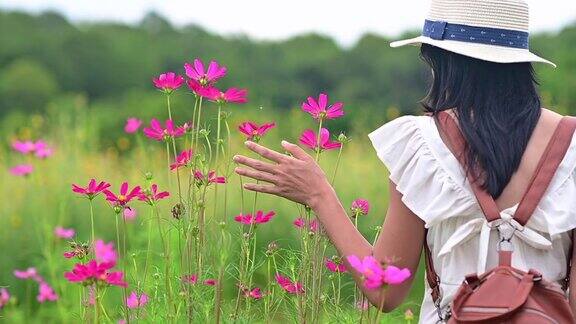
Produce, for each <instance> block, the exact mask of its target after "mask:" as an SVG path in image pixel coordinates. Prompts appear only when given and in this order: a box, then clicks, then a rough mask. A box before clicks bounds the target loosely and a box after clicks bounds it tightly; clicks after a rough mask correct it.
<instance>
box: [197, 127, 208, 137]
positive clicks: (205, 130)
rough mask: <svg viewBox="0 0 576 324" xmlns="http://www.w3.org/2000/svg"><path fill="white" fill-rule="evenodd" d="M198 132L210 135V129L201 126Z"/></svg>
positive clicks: (202, 134)
mask: <svg viewBox="0 0 576 324" xmlns="http://www.w3.org/2000/svg"><path fill="white" fill-rule="evenodd" d="M199 133H200V136H208V135H210V131H209V130H207V129H205V128H202V129H201V130H200V132H199Z"/></svg>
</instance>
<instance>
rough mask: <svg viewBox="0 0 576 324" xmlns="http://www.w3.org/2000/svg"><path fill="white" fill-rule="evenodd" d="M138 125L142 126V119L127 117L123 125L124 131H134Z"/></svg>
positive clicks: (128, 132) (137, 128)
mask: <svg viewBox="0 0 576 324" xmlns="http://www.w3.org/2000/svg"><path fill="white" fill-rule="evenodd" d="M140 126H142V121H141V120H140V119H138V118H128V119H127V120H126V125H125V126H124V132H126V133H127V134H133V133H136V132H137V131H138V130H139V129H140Z"/></svg>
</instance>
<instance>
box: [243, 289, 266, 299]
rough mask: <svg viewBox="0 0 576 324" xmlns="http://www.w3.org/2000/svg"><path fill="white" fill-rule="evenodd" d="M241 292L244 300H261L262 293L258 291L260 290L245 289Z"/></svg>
mask: <svg viewBox="0 0 576 324" xmlns="http://www.w3.org/2000/svg"><path fill="white" fill-rule="evenodd" d="M242 292H243V294H244V297H246V298H252V299H255V300H258V299H261V298H262V296H263V295H262V292H261V291H260V288H258V287H256V288H254V289H252V290H250V289H246V288H242Z"/></svg>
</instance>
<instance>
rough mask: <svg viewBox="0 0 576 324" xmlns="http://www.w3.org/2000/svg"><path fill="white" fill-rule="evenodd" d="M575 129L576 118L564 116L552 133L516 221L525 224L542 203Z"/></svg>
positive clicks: (516, 215)
mask: <svg viewBox="0 0 576 324" xmlns="http://www.w3.org/2000/svg"><path fill="white" fill-rule="evenodd" d="M575 130H576V118H574V117H564V118H562V120H561V121H560V123H559V124H558V127H556V130H555V131H554V135H552V138H551V139H550V142H549V143H548V146H547V147H546V150H545V151H544V155H543V156H542V158H541V159H540V162H539V163H538V166H537V168H536V172H535V173H534V176H533V177H532V179H531V181H530V185H529V186H528V190H527V191H526V193H525V194H524V197H522V200H521V201H520V205H519V206H518V209H517V210H516V214H515V215H514V218H515V219H516V221H517V222H518V223H520V224H521V225H525V224H526V223H527V222H528V220H529V219H530V216H532V214H533V213H534V210H535V209H536V207H537V206H538V204H539V203H540V200H542V197H544V194H545V193H546V190H547V189H548V187H549V186H550V183H551V182H552V179H553V178H554V175H555V174H556V170H557V169H558V166H560V163H562V160H563V159H564V156H565V155H566V152H568V148H570V144H571V143H572V137H573V136H574V131H575Z"/></svg>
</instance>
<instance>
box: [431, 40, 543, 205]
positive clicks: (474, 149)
mask: <svg viewBox="0 0 576 324" xmlns="http://www.w3.org/2000/svg"><path fill="white" fill-rule="evenodd" d="M420 56H421V58H422V60H423V61H424V62H426V63H427V64H428V65H429V66H430V68H431V70H432V83H431V86H430V89H429V91H428V94H427V96H426V97H425V98H424V99H422V101H421V104H422V106H423V107H424V109H425V110H426V111H427V112H428V113H432V115H434V116H437V113H438V112H439V111H442V110H446V109H451V108H453V111H454V113H455V115H456V116H457V118H458V123H459V125H460V128H461V129H462V132H463V134H464V137H465V139H466V141H467V143H468V145H467V152H466V154H467V160H468V165H466V170H467V172H470V171H471V170H482V171H481V174H480V173H476V175H477V176H480V180H481V183H482V187H483V188H484V189H486V190H487V191H488V192H489V193H490V194H491V195H492V197H494V198H498V197H499V196H500V195H501V194H502V191H503V190H504V188H505V187H506V185H507V184H508V182H509V181H510V179H511V178H512V175H513V174H514V173H515V172H516V170H517V169H518V167H519V166H520V162H521V160H522V156H523V154H524V151H525V150H526V146H527V145H528V141H529V139H530V136H531V135H532V132H533V131H534V128H535V127H536V124H537V123H538V120H539V118H540V115H541V112H542V110H541V102H540V97H539V95H538V90H537V86H538V82H537V81H536V77H535V72H534V69H533V67H532V64H531V63H506V64H501V63H493V62H488V61H483V60H478V59H474V58H471V57H467V56H464V55H460V54H456V53H452V52H449V51H446V50H443V49H441V48H438V47H435V46H431V45H427V44H423V45H422V47H421V53H420Z"/></svg>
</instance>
